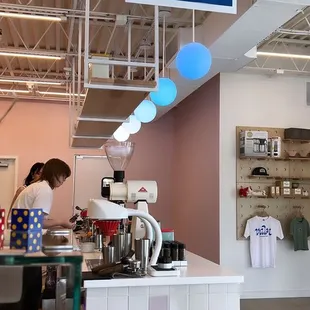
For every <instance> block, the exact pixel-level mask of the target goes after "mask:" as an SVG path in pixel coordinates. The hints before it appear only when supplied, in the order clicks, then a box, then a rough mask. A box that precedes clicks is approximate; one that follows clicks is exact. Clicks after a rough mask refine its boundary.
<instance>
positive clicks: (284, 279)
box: [220, 74, 310, 298]
mask: <svg viewBox="0 0 310 310" xmlns="http://www.w3.org/2000/svg"><path fill="white" fill-rule="evenodd" d="M305 82H306V80H305V79H302V78H285V77H283V76H277V77H272V78H270V77H266V76H263V75H250V74H222V75H221V108H220V115H221V116H220V139H221V141H220V178H221V179H220V189H221V193H220V225H221V227H220V232H221V236H220V240H221V244H220V249H221V258H220V260H221V264H222V265H223V266H227V267H230V268H233V269H234V270H235V271H237V272H240V273H241V274H243V275H244V276H245V284H244V286H243V297H244V298H255V297H257V298H259V297H263V298H267V297H290V296H291V297H294V296H295V297H299V296H310V251H308V252H294V251H292V250H291V248H290V247H289V242H290V241H287V240H286V241H278V251H277V267H276V268H275V269H265V270H264V269H260V270H257V269H251V268H250V260H249V242H248V241H237V240H236V190H235V188H236V150H235V147H236V133H235V130H236V126H260V127H283V128H285V127H303V128H310V107H307V105H306V91H305ZM309 207H310V206H309Z"/></svg>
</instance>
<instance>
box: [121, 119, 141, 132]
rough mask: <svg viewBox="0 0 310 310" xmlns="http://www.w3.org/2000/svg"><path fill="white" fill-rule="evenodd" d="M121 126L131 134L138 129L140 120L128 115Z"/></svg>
mask: <svg viewBox="0 0 310 310" xmlns="http://www.w3.org/2000/svg"><path fill="white" fill-rule="evenodd" d="M122 127H123V128H124V129H125V130H126V131H127V132H129V133H130V134H132V135H133V134H135V133H137V132H138V131H139V130H140V128H141V122H140V121H139V120H138V119H137V118H136V117H135V116H134V115H130V116H129V119H128V123H123V124H122Z"/></svg>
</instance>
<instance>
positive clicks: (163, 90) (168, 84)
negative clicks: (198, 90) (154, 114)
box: [150, 77, 178, 107]
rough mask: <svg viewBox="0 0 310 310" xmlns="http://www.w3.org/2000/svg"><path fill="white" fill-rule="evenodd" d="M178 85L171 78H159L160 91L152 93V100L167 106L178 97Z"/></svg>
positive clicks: (159, 104)
mask: <svg viewBox="0 0 310 310" xmlns="http://www.w3.org/2000/svg"><path fill="white" fill-rule="evenodd" d="M177 93H178V90H177V87H176V86H175V84H174V82H173V81H172V80H170V79H169V78H165V77H162V78H159V80H158V91H155V92H154V91H153V92H151V93H150V97H151V100H152V101H153V102H154V103H155V104H156V105H158V106H161V107H165V106H168V105H170V104H171V103H173V101H174V100H175V98H176V97H177Z"/></svg>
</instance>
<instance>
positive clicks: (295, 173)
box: [236, 127, 310, 240]
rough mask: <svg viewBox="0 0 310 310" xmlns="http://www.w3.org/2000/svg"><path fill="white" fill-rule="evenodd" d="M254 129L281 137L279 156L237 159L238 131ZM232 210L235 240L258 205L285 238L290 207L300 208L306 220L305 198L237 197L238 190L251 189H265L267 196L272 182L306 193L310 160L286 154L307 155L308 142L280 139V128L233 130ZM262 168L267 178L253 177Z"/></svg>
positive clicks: (309, 208)
mask: <svg viewBox="0 0 310 310" xmlns="http://www.w3.org/2000/svg"><path fill="white" fill-rule="evenodd" d="M246 130H254V131H255V130H257V131H267V132H268V133H269V137H281V141H282V143H281V157H279V158H277V157H254V156H251V157H247V156H240V153H239V135H240V132H241V131H246ZM236 138H237V139H236V149H237V153H236V157H237V161H236V169H237V170H236V190H237V192H236V194H237V197H236V202H237V203H236V208H237V223H236V224H237V225H236V226H237V227H236V232H237V239H239V240H241V239H244V238H243V233H244V229H245V224H246V221H247V220H248V219H249V218H250V217H251V216H253V215H255V214H257V212H259V208H258V206H259V205H261V204H264V206H266V209H265V210H266V212H267V213H268V214H269V215H270V216H272V217H274V218H277V219H278V220H279V221H280V222H281V225H282V228H283V232H284V235H285V237H287V236H288V235H289V225H290V222H291V219H292V218H293V217H294V215H295V209H294V207H296V206H298V207H300V208H301V209H302V212H303V215H304V217H305V218H307V219H308V221H309V220H310V197H309V196H295V195H294V196H274V197H270V196H269V195H268V196H251V197H239V189H240V188H241V187H243V188H246V187H249V186H251V188H252V189H253V190H254V191H256V190H257V191H260V190H265V191H266V193H267V194H269V187H270V186H274V185H275V181H288V180H289V181H291V182H296V183H299V188H301V189H302V190H303V191H308V193H310V158H309V157H289V156H287V154H290V153H296V154H297V153H298V154H308V153H310V141H309V140H284V128H257V127H255V128H254V127H237V128H236ZM257 167H263V168H265V169H266V170H267V173H268V176H253V175H252V171H253V169H254V168H257Z"/></svg>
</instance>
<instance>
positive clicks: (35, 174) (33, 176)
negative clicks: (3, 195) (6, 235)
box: [7, 162, 44, 228]
mask: <svg viewBox="0 0 310 310" xmlns="http://www.w3.org/2000/svg"><path fill="white" fill-rule="evenodd" d="M43 166H44V163H39V162H38V163H35V164H34V165H33V166H32V167H31V168H30V171H29V173H28V175H27V177H26V179H25V180H24V185H23V186H21V187H19V188H18V189H17V191H16V193H15V195H14V197H13V200H12V203H11V206H10V209H9V212H8V216H7V225H8V226H9V219H10V217H11V211H12V208H13V205H14V202H15V200H16V198H17V197H18V196H19V194H20V193H21V192H22V191H23V190H24V189H25V188H26V187H27V186H29V185H30V184H32V183H34V182H37V181H38V180H39V179H40V177H41V173H42V169H43ZM8 228H9V227H8Z"/></svg>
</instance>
